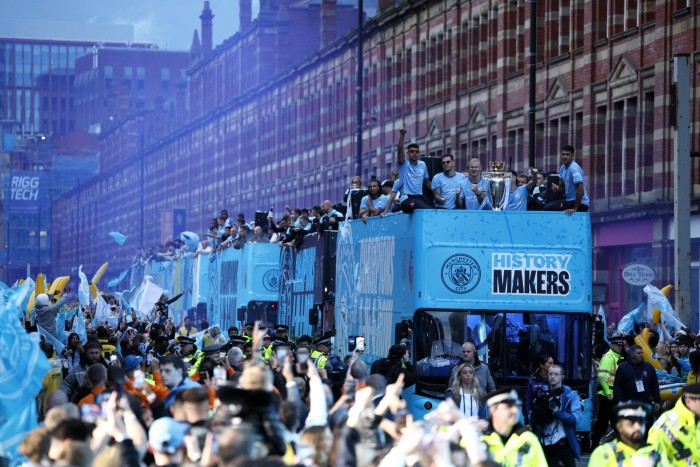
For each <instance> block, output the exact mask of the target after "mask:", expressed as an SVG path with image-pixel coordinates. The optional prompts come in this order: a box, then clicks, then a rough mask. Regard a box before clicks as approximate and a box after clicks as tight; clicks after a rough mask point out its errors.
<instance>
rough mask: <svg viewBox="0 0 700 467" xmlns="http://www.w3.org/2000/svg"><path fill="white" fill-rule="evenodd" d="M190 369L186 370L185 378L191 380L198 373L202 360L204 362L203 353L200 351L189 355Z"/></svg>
mask: <svg viewBox="0 0 700 467" xmlns="http://www.w3.org/2000/svg"><path fill="white" fill-rule="evenodd" d="M189 358H190V368H189V370H187V376H188V377H190V378H192V376H194V374H195V373H197V372H198V371H199V365H201V364H202V360H204V352H202V351H201V350H197V351H195V353H193V354H192V355H190V357H189Z"/></svg>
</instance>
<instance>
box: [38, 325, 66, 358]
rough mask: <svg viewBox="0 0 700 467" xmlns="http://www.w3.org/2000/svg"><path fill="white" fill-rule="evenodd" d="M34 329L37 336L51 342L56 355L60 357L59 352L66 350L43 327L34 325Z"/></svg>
mask: <svg viewBox="0 0 700 467" xmlns="http://www.w3.org/2000/svg"><path fill="white" fill-rule="evenodd" d="M36 329H37V330H38V331H39V334H41V335H42V336H44V338H46V340H47V341H49V342H51V344H52V345H53V348H54V350H55V351H56V353H57V354H59V355H60V354H61V352H63V349H65V348H66V346H65V345H63V344H62V343H61V342H60V341H59V340H58V339H56V337H54V336H53V335H52V334H51V333H50V332H49V331H47V330H46V329H44V327H43V326H42V325H41V324H39V323H36Z"/></svg>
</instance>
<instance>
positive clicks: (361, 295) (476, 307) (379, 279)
mask: <svg viewBox="0 0 700 467" xmlns="http://www.w3.org/2000/svg"><path fill="white" fill-rule="evenodd" d="M591 258H592V250H591V226H590V218H589V216H588V214H584V213H575V214H573V215H572V216H566V215H565V214H564V213H561V212H556V213H549V212H505V211H464V210H454V211H453V210H449V211H448V210H420V211H415V212H414V213H413V214H410V215H405V214H393V215H389V216H386V217H384V218H380V217H373V218H370V219H368V221H367V223H366V224H364V223H362V222H361V221H348V222H345V223H343V224H341V227H340V230H339V233H338V242H337V260H336V268H337V270H336V296H335V307H336V316H335V331H336V337H335V345H336V349H337V352H338V354H340V355H341V356H343V355H345V354H347V353H349V341H351V340H352V338H353V337H355V336H364V337H365V341H366V344H365V349H366V350H365V354H364V355H365V358H366V359H367V361H368V362H370V361H373V360H375V359H378V358H382V357H386V356H387V353H388V350H389V347H390V346H391V345H393V344H396V343H399V342H400V341H401V339H402V338H408V339H410V341H411V352H412V359H413V363H414V365H415V367H416V371H417V376H418V378H417V384H416V385H415V386H412V387H410V388H408V389H407V390H406V391H405V394H404V395H405V397H406V399H407V402H408V404H409V407H410V410H411V412H412V413H413V414H414V416H416V417H422V416H423V415H425V414H426V413H427V412H429V411H430V410H431V409H433V408H434V407H435V406H436V403H438V402H439V401H440V400H442V399H444V394H445V390H446V389H447V384H448V377H449V373H450V370H451V369H452V367H453V366H454V365H456V364H457V362H458V361H459V357H460V350H461V344H462V343H464V342H466V341H468V340H471V341H473V342H474V343H475V344H476V347H477V349H478V352H477V353H478V355H479V358H480V360H482V361H484V362H486V363H488V365H489V367H490V369H491V373H492V375H493V377H494V380H495V382H496V385H497V386H505V385H507V386H515V387H519V388H520V389H522V390H523V391H524V388H525V386H526V384H527V381H528V379H529V377H530V376H531V375H532V373H533V372H534V371H535V369H536V364H535V363H534V359H535V358H536V357H537V356H538V355H541V354H549V355H552V356H553V357H554V360H555V361H556V362H558V363H560V364H562V365H563V366H564V368H565V370H566V372H567V377H566V379H565V384H567V385H568V386H570V387H571V388H573V389H575V390H577V391H578V392H579V394H580V395H581V398H582V400H583V402H584V404H583V405H584V407H585V408H584V415H583V417H582V421H581V423H580V424H579V426H578V427H577V430H578V431H580V432H584V433H587V432H589V431H590V423H591V422H590V418H591V417H590V414H591V392H592V390H591V385H590V383H591V356H592V323H593V321H592V320H593V313H592V311H593V310H592V303H591V289H592V284H591V282H592V273H591V271H592V267H591V261H592V259H591Z"/></svg>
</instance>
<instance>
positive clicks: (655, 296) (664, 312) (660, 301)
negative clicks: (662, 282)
mask: <svg viewBox="0 0 700 467" xmlns="http://www.w3.org/2000/svg"><path fill="white" fill-rule="evenodd" d="M642 290H643V291H644V293H645V294H647V296H648V297H649V300H648V301H649V306H650V307H652V308H653V307H656V308H658V309H659V311H660V312H661V320H662V321H663V322H665V323H666V328H667V329H668V330H669V332H671V333H673V332H674V331H679V330H681V329H683V328H684V327H685V325H684V324H683V322H682V321H681V320H680V319H678V313H676V311H675V310H674V309H673V307H672V306H671V302H669V301H668V298H666V295H664V293H663V292H662V291H660V290H659V289H657V288H656V287H654V286H653V285H651V284H647V285H645V286H644V288H643V289H642Z"/></svg>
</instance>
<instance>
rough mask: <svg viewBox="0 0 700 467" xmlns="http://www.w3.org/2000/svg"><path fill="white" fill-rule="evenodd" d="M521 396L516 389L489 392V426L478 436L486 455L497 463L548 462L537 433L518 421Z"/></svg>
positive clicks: (534, 463) (487, 404)
mask: <svg viewBox="0 0 700 467" xmlns="http://www.w3.org/2000/svg"><path fill="white" fill-rule="evenodd" d="M520 405H521V403H520V399H519V398H518V393H517V392H516V391H515V389H509V388H503V389H497V390H496V391H493V392H491V393H489V395H488V396H487V398H486V406H487V407H488V408H489V427H488V429H487V430H486V432H485V433H484V434H483V435H482V436H481V441H482V442H483V443H485V444H486V449H487V451H488V454H489V458H490V459H491V460H492V461H494V462H497V463H499V464H500V465H533V466H534V465H547V460H546V459H545V456H544V452H543V451H542V446H541V445H540V442H539V440H538V439H537V436H535V434H534V433H532V432H531V431H528V430H527V429H525V428H524V427H523V426H522V425H520V424H519V423H518V418H519V416H520V410H519V408H520Z"/></svg>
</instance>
